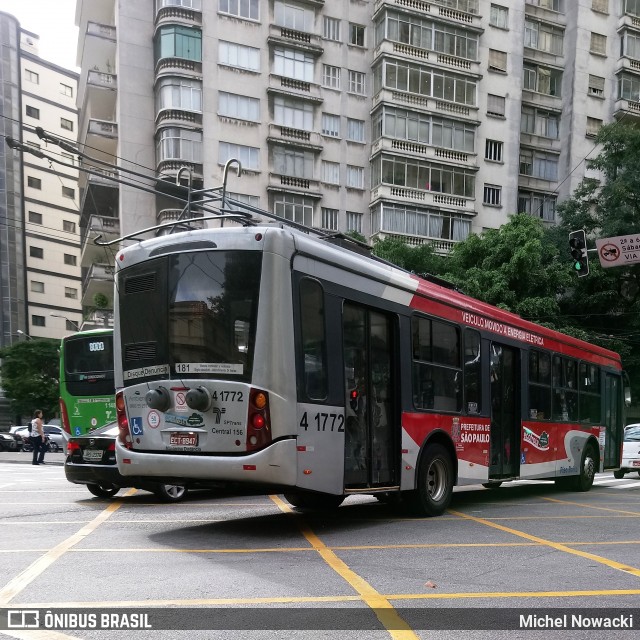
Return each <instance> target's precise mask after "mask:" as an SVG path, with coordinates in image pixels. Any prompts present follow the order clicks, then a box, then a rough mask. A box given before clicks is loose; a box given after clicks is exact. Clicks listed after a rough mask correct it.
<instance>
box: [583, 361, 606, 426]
mask: <svg viewBox="0 0 640 640" xmlns="http://www.w3.org/2000/svg"><path fill="white" fill-rule="evenodd" d="M579 371H580V375H579V383H580V421H581V422H595V423H598V422H600V419H601V415H600V407H601V403H600V368H599V367H598V366H597V365H595V364H588V363H586V362H581V363H580V370H579Z"/></svg>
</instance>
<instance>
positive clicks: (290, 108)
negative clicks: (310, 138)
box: [273, 96, 313, 131]
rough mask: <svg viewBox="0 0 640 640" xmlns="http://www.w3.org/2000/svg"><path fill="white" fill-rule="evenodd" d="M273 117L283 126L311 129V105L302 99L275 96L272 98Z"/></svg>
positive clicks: (304, 129)
mask: <svg viewBox="0 0 640 640" xmlns="http://www.w3.org/2000/svg"><path fill="white" fill-rule="evenodd" d="M273 119H274V122H275V123H276V124H278V125H280V126H283V127H290V128H291V129H302V130H303V131H313V105H311V104H309V103H308V102H306V101H304V100H296V99H295V98H285V97H282V96H276V97H275V98H274V99H273Z"/></svg>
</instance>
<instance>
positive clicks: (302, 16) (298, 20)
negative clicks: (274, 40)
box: [273, 0, 315, 32]
mask: <svg viewBox="0 0 640 640" xmlns="http://www.w3.org/2000/svg"><path fill="white" fill-rule="evenodd" d="M273 18H274V21H275V24H276V25H278V26H279V27H284V28H286V29H293V30H294V31H307V32H310V31H313V21H314V18H315V16H314V13H313V10H312V9H310V8H308V7H305V6H304V5H302V4H298V3H296V2H290V1H289V0H275V2H274V3H273Z"/></svg>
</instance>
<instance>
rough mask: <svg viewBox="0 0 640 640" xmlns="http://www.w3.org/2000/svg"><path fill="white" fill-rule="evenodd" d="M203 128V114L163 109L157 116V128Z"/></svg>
mask: <svg viewBox="0 0 640 640" xmlns="http://www.w3.org/2000/svg"><path fill="white" fill-rule="evenodd" d="M159 126H163V127H172V126H176V127H180V126H187V127H189V126H191V127H198V128H201V127H202V113H197V112H195V111H184V110H182V109H163V110H162V111H160V112H159V113H157V114H156V127H159Z"/></svg>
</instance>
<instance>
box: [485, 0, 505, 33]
mask: <svg viewBox="0 0 640 640" xmlns="http://www.w3.org/2000/svg"><path fill="white" fill-rule="evenodd" d="M489 24H490V25H491V26H492V27H498V29H508V28H509V9H508V8H507V7H503V6H502V5H500V4H492V5H491V13H490V14H489Z"/></svg>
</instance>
